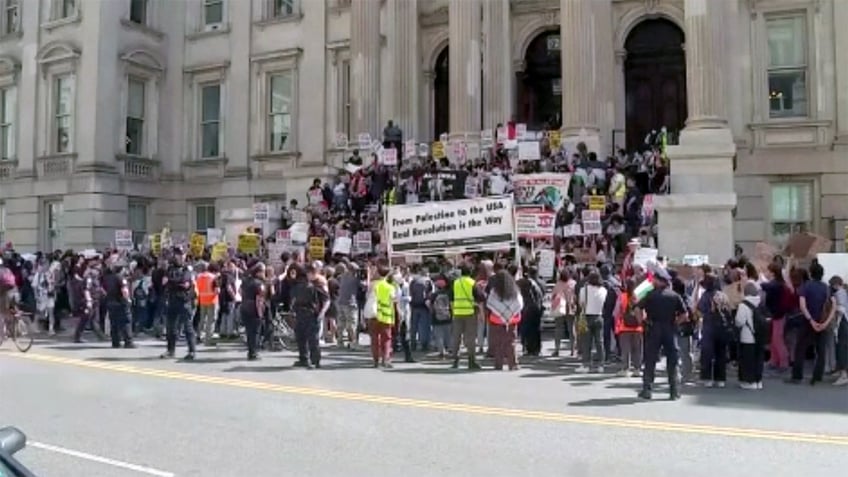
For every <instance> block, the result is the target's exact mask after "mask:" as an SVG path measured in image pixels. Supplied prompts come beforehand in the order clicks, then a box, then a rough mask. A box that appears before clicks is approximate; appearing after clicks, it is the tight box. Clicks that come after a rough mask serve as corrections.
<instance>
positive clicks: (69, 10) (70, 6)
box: [54, 0, 77, 19]
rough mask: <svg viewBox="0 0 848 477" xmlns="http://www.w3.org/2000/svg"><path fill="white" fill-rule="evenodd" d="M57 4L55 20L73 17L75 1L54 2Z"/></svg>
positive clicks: (60, 0)
mask: <svg viewBox="0 0 848 477" xmlns="http://www.w3.org/2000/svg"><path fill="white" fill-rule="evenodd" d="M56 1H57V2H58V4H57V5H56V7H57V8H56V14H55V15H54V17H55V18H56V19H59V18H68V17H70V16H73V15H74V14H75V13H76V12H77V0H56Z"/></svg>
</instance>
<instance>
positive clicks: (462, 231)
mask: <svg viewBox="0 0 848 477" xmlns="http://www.w3.org/2000/svg"><path fill="white" fill-rule="evenodd" d="M386 217H387V220H386V224H387V227H388V234H387V235H388V240H389V245H390V246H391V250H392V251H393V252H416V251H425V250H445V249H450V248H468V247H477V248H480V247H486V246H489V247H491V246H493V245H497V246H498V248H502V247H503V245H504V244H508V243H510V242H512V241H513V240H514V238H515V225H514V223H513V205H512V198H511V197H485V198H478V199H465V200H454V201H448V202H429V203H426V204H409V205H394V206H390V207H389V208H388V212H387V216H386Z"/></svg>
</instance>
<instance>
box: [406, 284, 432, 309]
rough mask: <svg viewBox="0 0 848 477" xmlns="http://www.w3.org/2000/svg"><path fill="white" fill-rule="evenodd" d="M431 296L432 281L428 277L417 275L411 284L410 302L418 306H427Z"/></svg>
mask: <svg viewBox="0 0 848 477" xmlns="http://www.w3.org/2000/svg"><path fill="white" fill-rule="evenodd" d="M429 298H430V283H429V282H428V281H427V279H426V278H423V277H415V278H414V279H413V280H412V282H411V283H410V284H409V304H410V305H412V306H416V307H422V306H427V300H428V299H429Z"/></svg>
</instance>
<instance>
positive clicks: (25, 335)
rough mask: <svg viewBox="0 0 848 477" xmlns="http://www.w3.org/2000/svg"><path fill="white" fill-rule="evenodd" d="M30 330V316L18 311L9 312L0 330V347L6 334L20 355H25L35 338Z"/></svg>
mask: <svg viewBox="0 0 848 477" xmlns="http://www.w3.org/2000/svg"><path fill="white" fill-rule="evenodd" d="M31 330H32V314H31V313H24V312H22V311H18V310H14V309H13V310H9V315H8V316H7V317H6V319H5V323H3V327H2V329H0V346H1V345H3V341H4V339H5V338H6V335H7V334H8V336H9V338H11V340H12V342H13V343H15V347H16V348H18V351H20V352H21V353H26V352H27V351H29V349H30V348H32V343H33V342H34V341H35V337H34V336H33V335H32V334H31Z"/></svg>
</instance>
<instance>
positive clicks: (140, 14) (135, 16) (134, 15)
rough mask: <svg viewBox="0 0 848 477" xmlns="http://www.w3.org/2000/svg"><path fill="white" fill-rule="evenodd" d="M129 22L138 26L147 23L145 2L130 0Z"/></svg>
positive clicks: (145, 0)
mask: <svg viewBox="0 0 848 477" xmlns="http://www.w3.org/2000/svg"><path fill="white" fill-rule="evenodd" d="M130 21H131V22H134V23H138V24H139V25H144V24H146V23H147V0H130Z"/></svg>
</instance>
